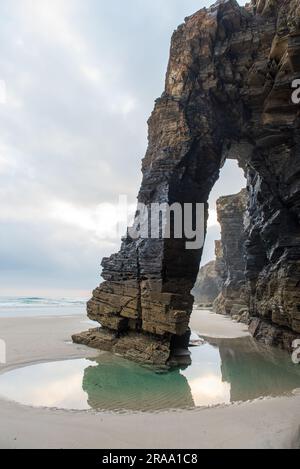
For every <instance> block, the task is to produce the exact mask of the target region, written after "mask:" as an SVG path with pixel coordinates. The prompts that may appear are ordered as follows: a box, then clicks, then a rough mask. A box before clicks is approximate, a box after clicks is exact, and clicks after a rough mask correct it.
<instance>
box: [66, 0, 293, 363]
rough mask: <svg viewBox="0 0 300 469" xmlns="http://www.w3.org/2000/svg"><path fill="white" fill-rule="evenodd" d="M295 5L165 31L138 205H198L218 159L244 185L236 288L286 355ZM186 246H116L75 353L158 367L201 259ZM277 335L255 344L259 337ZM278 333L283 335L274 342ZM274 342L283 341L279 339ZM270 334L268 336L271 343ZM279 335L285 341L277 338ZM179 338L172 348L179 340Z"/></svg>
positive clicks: (233, 5)
mask: <svg viewBox="0 0 300 469" xmlns="http://www.w3.org/2000/svg"><path fill="white" fill-rule="evenodd" d="M297 74H298V76H299V74H300V2H299V0H290V1H285V0H272V1H271V0H259V1H255V0H254V1H252V4H251V5H250V4H248V5H247V6H246V7H240V6H239V5H238V4H237V2H236V1H235V0H228V1H226V0H224V1H219V2H217V3H216V4H215V5H213V6H212V7H210V8H208V9H206V8H205V9H202V10H200V11H198V12H197V13H195V14H194V15H192V16H190V17H189V18H186V20H185V23H184V24H183V25H181V26H179V28H178V29H177V30H176V31H175V33H174V35H173V38H172V43H171V51H170V60H169V65H168V71H167V76H166V85H165V91H164V93H163V94H162V96H161V97H160V98H159V99H158V100H157V101H156V104H155V108H154V111H153V113H152V115H151V117H150V119H149V145H148V149H147V153H146V156H145V158H144V160H143V164H142V172H143V181H142V185H141V189H140V192H139V196H138V200H139V201H140V202H142V203H145V204H150V203H153V202H160V203H162V202H166V203H169V204H172V203H173V202H179V203H185V202H191V203H196V202H204V203H207V201H208V197H209V193H210V191H211V189H212V187H213V185H214V183H215V182H216V180H217V179H218V176H219V171H220V167H221V165H222V164H223V162H224V158H226V157H227V158H230V157H231V158H232V157H234V158H237V159H238V161H239V164H240V165H241V166H242V167H243V168H244V171H245V173H246V175H247V181H248V186H247V191H248V222H247V228H246V237H247V241H246V243H245V248H246V272H245V275H246V278H247V286H248V287H247V288H248V292H249V308H250V312H251V314H252V316H254V317H256V320H255V321H254V322H253V323H252V329H253V332H254V333H255V334H256V335H257V336H260V335H261V336H262V338H265V339H266V340H269V342H271V341H273V342H274V341H275V338H276V341H277V342H279V343H280V345H282V346H288V344H289V341H290V338H291V335H293V334H299V333H300V293H299V290H300V289H299V285H300V256H299V254H300V238H299V234H300V230H299V211H300V184H299V180H300V152H299V138H300V134H299V106H296V105H295V104H293V103H292V101H291V83H292V80H293V78H294V77H295V76H296V75H297ZM184 242H185V240H178V239H169V240H158V239H147V240H141V239H139V240H132V239H130V238H129V237H126V238H125V239H124V240H123V241H122V246H121V249H120V251H119V253H117V254H114V255H112V256H111V257H110V258H105V259H103V261H102V266H103V274H102V276H103V278H104V280H105V281H104V283H102V284H101V285H100V287H98V288H96V290H95V291H94V293H93V298H92V299H91V300H90V301H89V303H88V315H89V317H90V318H91V319H94V320H97V321H99V322H100V323H101V324H102V329H101V330H93V331H89V332H87V333H82V334H79V335H76V336H74V337H73V339H74V340H75V341H76V342H79V343H85V344H88V345H90V346H94V347H98V348H102V349H104V350H112V351H115V352H118V353H122V354H123V355H125V356H126V357H128V358H132V359H135V360H138V361H142V362H147V363H160V364H162V363H166V361H167V360H168V358H169V355H170V347H171V344H174V341H175V342H176V341H177V340H181V341H183V342H184V340H185V339H184V338H186V334H185V333H186V331H187V330H188V324H189V317H190V314H191V311H192V306H193V297H192V295H191V294H190V292H191V290H192V288H193V286H194V283H195V280H196V277H197V273H198V269H199V263H200V259H201V255H202V250H198V251H191V250H186V249H185V248H184ZM266 323H267V324H268V325H271V324H272V325H275V326H274V327H275V329H274V330H275V332H274V331H273V330H272V331H273V332H272V333H271V332H270V329H268V332H266V333H265V332H263V330H264V327H265V325H266ZM277 327H278V328H279V327H283V328H284V329H281V332H280V333H279V332H278V334H277ZM282 331H284V333H283V332H282ZM276 334H277V335H276ZM284 334H285V335H284ZM179 338H181V339H179Z"/></svg>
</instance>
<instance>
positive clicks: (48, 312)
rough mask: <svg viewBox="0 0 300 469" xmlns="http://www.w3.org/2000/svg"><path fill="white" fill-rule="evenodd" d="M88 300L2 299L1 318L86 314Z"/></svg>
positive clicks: (4, 297) (8, 297)
mask: <svg viewBox="0 0 300 469" xmlns="http://www.w3.org/2000/svg"><path fill="white" fill-rule="evenodd" d="M87 300H88V299H87V298H46V297H23V296H20V297H10V296H2V297H0V317H25V316H70V315H74V314H75V315H80V314H84V313H85V310H86V302H87Z"/></svg>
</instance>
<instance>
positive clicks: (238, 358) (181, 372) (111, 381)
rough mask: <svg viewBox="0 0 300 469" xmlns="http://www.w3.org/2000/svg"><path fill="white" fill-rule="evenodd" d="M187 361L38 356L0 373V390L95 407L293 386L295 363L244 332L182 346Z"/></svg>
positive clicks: (298, 372)
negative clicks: (160, 366)
mask: <svg viewBox="0 0 300 469" xmlns="http://www.w3.org/2000/svg"><path fill="white" fill-rule="evenodd" d="M190 350H191V354H192V365H190V366H188V367H187V368H185V369H174V370H172V371H168V372H162V371H161V370H155V369H152V368H146V367H143V366H140V365H137V364H135V363H132V362H130V361H127V360H124V359H122V358H120V357H117V356H115V355H112V354H109V353H103V354H101V355H100V356H99V357H98V358H97V359H78V360H66V361H60V362H51V363H42V364H37V365H31V366H27V367H24V368H19V369H15V370H12V371H8V372H6V373H4V374H2V375H0V397H2V398H6V399H10V400H13V401H16V402H19V403H21V404H25V405H31V406H36V407H51V408H61V409H78V410H88V409H94V410H97V411H101V410H102V411H103V410H106V411H116V412H119V411H150V412H154V411H162V410H169V409H193V408H197V407H207V406H212V405H218V404H229V403H234V402H238V401H247V400H253V399H256V398H260V397H266V396H280V395H284V394H289V393H292V391H293V390H294V389H296V388H300V367H299V365H294V364H293V363H292V361H291V358H290V356H289V355H288V354H287V353H285V352H283V351H279V350H277V349H273V348H267V347H264V346H261V345H259V344H257V343H256V342H255V341H253V340H252V339H250V338H243V339H235V340H215V341H214V342H211V343H205V344H204V345H201V346H199V347H193V348H191V349H190Z"/></svg>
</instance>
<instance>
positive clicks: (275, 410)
mask: <svg viewBox="0 0 300 469" xmlns="http://www.w3.org/2000/svg"><path fill="white" fill-rule="evenodd" d="M86 327H87V322H86V316H85V315H84V314H83V315H82V316H80V315H76V316H63V317H51V316H44V317H24V318H7V317H5V318H0V338H1V339H3V340H5V341H6V344H7V363H6V365H1V366H0V372H1V373H3V372H5V371H7V370H9V369H13V368H17V367H20V366H25V365H27V364H34V363H41V362H48V361H55V360H63V359H73V358H83V357H95V356H97V355H98V354H99V352H97V351H95V350H91V349H88V348H86V347H84V346H79V345H74V344H71V343H70V336H71V334H72V333H74V332H78V331H80V330H84V329H86ZM192 328H193V330H195V331H200V332H201V335H203V336H206V337H220V338H232V339H234V338H237V337H243V336H246V335H248V332H247V331H246V328H245V326H244V325H241V324H236V323H233V322H232V321H231V320H230V319H229V318H224V317H221V316H217V315H215V314H212V313H210V312H206V311H195V312H194V313H193V318H192ZM0 420H1V435H0V447H1V448H107V449H114V448H122V449H126V448H147V449H160V448H178V449H185V448H200V449H201V448H270V449H271V448H276V449H277V448H299V447H300V393H298V392H295V393H294V396H292V397H281V398H267V399H263V400H257V401H253V402H246V403H242V404H232V405H228V406H220V407H215V408H208V409H204V410H203V409H202V410H200V409H199V410H191V411H176V412H166V411H165V412H161V413H153V414H151V413H134V414H113V413H96V412H94V411H64V410H54V409H46V408H32V407H29V406H23V405H20V404H17V403H14V402H9V401H6V400H3V399H1V400H0Z"/></svg>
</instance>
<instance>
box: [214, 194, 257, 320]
mask: <svg viewBox="0 0 300 469" xmlns="http://www.w3.org/2000/svg"><path fill="white" fill-rule="evenodd" d="M247 199H248V197H247V191H246V189H243V190H242V191H241V192H240V193H239V194H236V195H230V196H226V197H221V198H220V199H218V201H217V214H218V221H219V223H220V226H221V241H220V242H221V246H222V261H223V262H222V263H221V264H220V262H219V263H217V266H218V265H220V267H219V268H220V269H221V270H220V272H219V275H220V277H222V288H221V292H220V294H219V296H218V297H217V299H216V300H215V301H214V305H213V309H214V311H215V312H216V313H219V314H230V315H231V316H232V317H237V316H239V317H240V316H241V315H243V316H244V315H247V314H248V313H249V310H248V306H249V298H248V296H249V295H248V292H247V288H246V278H245V266H246V252H245V242H246V233H245V228H244V220H245V217H246V209H247ZM217 269H218V267H217Z"/></svg>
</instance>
